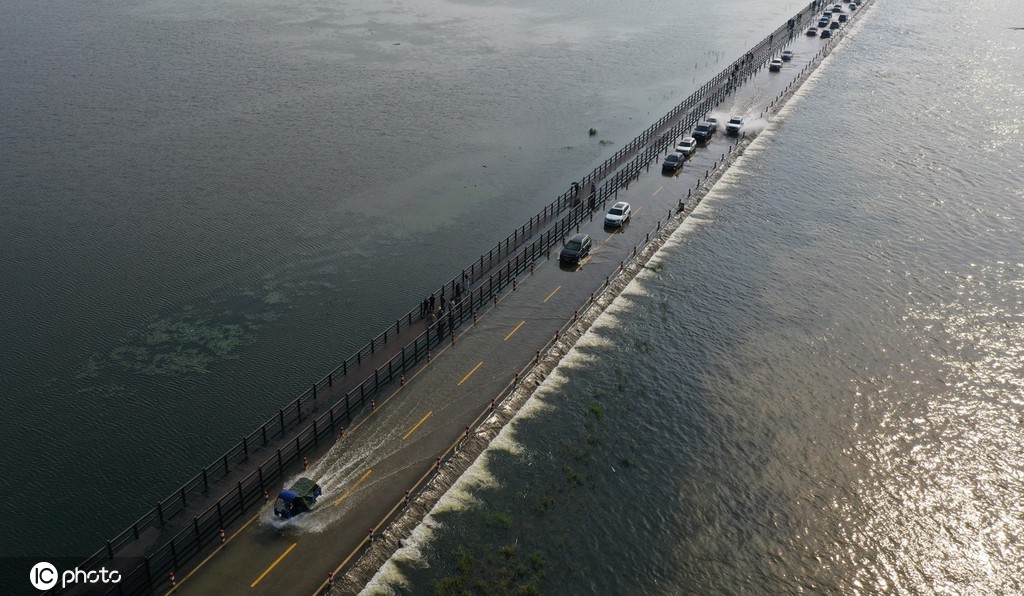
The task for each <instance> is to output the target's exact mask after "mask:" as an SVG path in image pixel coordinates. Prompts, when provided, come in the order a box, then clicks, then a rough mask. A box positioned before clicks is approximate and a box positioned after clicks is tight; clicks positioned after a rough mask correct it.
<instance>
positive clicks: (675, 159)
mask: <svg viewBox="0 0 1024 596" xmlns="http://www.w3.org/2000/svg"><path fill="white" fill-rule="evenodd" d="M683 159H684V158H683V156H682V155H679V154H678V153H669V154H668V155H666V156H665V160H664V161H662V162H661V171H662V172H667V173H669V174H674V173H675V172H676V170H678V169H679V168H681V167H683Z"/></svg>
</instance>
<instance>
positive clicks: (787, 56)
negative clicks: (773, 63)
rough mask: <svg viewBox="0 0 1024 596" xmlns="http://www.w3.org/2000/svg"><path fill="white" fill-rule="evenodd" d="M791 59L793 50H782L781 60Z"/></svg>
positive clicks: (787, 60)
mask: <svg viewBox="0 0 1024 596" xmlns="http://www.w3.org/2000/svg"><path fill="white" fill-rule="evenodd" d="M792 59H793V50H783V52H782V61H783V62H789V61H790V60H792Z"/></svg>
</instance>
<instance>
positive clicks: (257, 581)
mask: <svg viewBox="0 0 1024 596" xmlns="http://www.w3.org/2000/svg"><path fill="white" fill-rule="evenodd" d="M298 545H299V543H298V542H296V543H294V544H292V545H291V546H289V547H288V550H286V551H284V552H283V553H281V556H280V557H278V558H277V560H276V561H274V562H273V563H271V564H270V567H267V570H266V571H264V572H263V573H261V574H260V576H259V577H257V578H256V581H254V582H252V583H251V584H249V587H250V588H255V587H256V584H258V583H260V580H262V579H263V578H264V577H267V574H268V573H270V570H271V569H273V568H274V567H277V564H278V563H280V562H281V561H282V560H283V559H284V558H285V557H287V556H288V553H290V552H292V549H293V548H295V547H296V546H298Z"/></svg>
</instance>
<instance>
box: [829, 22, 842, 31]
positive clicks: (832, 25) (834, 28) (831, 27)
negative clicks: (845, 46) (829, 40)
mask: <svg viewBox="0 0 1024 596" xmlns="http://www.w3.org/2000/svg"><path fill="white" fill-rule="evenodd" d="M839 27H841V25H840V24H839V21H832V24H831V25H829V26H828V28H829V29H832V30H836V29H838V28H839Z"/></svg>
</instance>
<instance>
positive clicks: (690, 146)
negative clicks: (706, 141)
mask: <svg viewBox="0 0 1024 596" xmlns="http://www.w3.org/2000/svg"><path fill="white" fill-rule="evenodd" d="M696 150H697V139H695V138H693V137H683V140H682V141H679V144H678V145H676V153H678V154H679V155H682V156H683V157H690V156H691V155H693V152H694V151H696Z"/></svg>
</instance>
